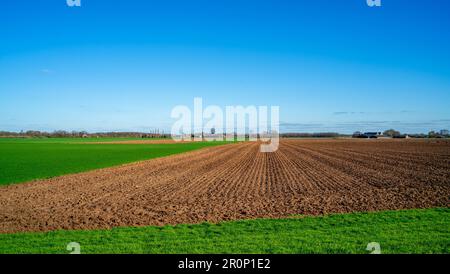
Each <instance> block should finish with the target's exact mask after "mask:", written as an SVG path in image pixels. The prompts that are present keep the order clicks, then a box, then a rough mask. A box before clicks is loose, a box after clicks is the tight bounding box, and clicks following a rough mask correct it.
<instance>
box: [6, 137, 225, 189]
mask: <svg viewBox="0 0 450 274" xmlns="http://www.w3.org/2000/svg"><path fill="white" fill-rule="evenodd" d="M160 141H161V142H160V143H154V144H142V145H139V146H137V145H132V144H133V143H129V142H141V139H133V138H100V139H97V138H87V139H81V138H49V139H33V138H29V139H25V138H0V152H1V153H0V167H1V169H0V185H5V184H12V183H18V182H24V181H29V180H33V179H39V178H49V177H54V176H58V175H63V174H69V173H76V172H82V171H87V170H91V169H96V168H103V167H109V166H114V165H119V164H124V163H129V162H133V161H139V160H146V159H152V158H156V157H162V156H167V155H172V154H176V153H181V152H186V151H191V150H195V149H199V148H202V147H206V146H212V145H218V144H220V142H216V143H210V142H208V143H207V142H201V143H180V144H167V143H165V141H164V140H160ZM117 142H123V143H124V144H123V145H120V146H119V145H115V143H117ZM88 144H89V145H88Z"/></svg>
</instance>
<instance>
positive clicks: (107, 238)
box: [0, 208, 450, 254]
mask: <svg viewBox="0 0 450 274" xmlns="http://www.w3.org/2000/svg"><path fill="white" fill-rule="evenodd" d="M449 217H450V209H449V208H436V209H417V210H402V211H384V212H373V213H351V214H336V215H329V216H323V217H303V218H290V219H259V220H247V221H232V222H224V223H219V224H208V223H204V224H197V225H177V226H164V227H154V226H150V227H137V228H114V229H111V230H93V231H83V230H81V231H54V232H47V233H17V234H0V253H69V251H67V250H66V246H67V244H68V243H69V242H78V243H79V244H80V245H81V253H369V251H367V250H366V247H367V244H368V243H369V242H378V243H379V244H380V246H381V252H382V253H447V254H448V253H450V232H449V231H450V230H449V228H450V219H449Z"/></svg>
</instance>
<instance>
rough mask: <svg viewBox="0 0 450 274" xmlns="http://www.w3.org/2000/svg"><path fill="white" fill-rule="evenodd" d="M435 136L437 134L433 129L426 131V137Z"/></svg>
mask: <svg viewBox="0 0 450 274" xmlns="http://www.w3.org/2000/svg"><path fill="white" fill-rule="evenodd" d="M437 136H438V134H437V133H436V132H435V131H434V130H432V131H430V132H428V138H435V137H437Z"/></svg>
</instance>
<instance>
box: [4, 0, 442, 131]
mask: <svg viewBox="0 0 450 274" xmlns="http://www.w3.org/2000/svg"><path fill="white" fill-rule="evenodd" d="M81 3H82V6H81V7H72V8H71V7H68V6H67V5H66V1H65V0H39V1H32V0H29V1H25V0H24V1H16V0H7V1H2V3H0V5H1V6H0V130H14V131H20V130H28V129H38V130H55V129H65V130H88V131H105V130H139V131H146V130H148V129H150V128H153V127H160V128H166V129H167V128H170V125H171V123H172V122H173V120H172V119H171V118H170V111H171V109H172V107H174V106H175V105H179V104H185V105H190V106H191V105H192V102H193V98H194V97H196V96H200V97H203V99H204V104H207V105H209V104H216V105H221V106H225V105H238V104H240V105H279V106H280V119H281V121H282V128H283V129H284V130H285V131H301V132H313V131H339V132H352V131H355V130H384V129H387V128H390V127H394V128H397V129H400V130H402V131H407V132H428V131H429V130H439V129H442V128H450V107H449V105H450V104H449V103H450V1H448V0H433V1H428V0H382V7H379V8H369V7H368V6H367V5H366V0H335V1H332V0H314V1H313V0H311V1H300V0H298V1H282V0H277V1H266V0H214V1H211V0H204V1H197V0H182V1H170V0H165V1H162V0H161V1H151V0H145V1H144V0H127V1H125V0H122V1H118V0H109V1H106V0H81Z"/></svg>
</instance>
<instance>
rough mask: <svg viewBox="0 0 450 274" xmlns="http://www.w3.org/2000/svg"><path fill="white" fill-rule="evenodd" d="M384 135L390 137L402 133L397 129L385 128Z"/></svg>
mask: <svg viewBox="0 0 450 274" xmlns="http://www.w3.org/2000/svg"><path fill="white" fill-rule="evenodd" d="M383 135H384V136H388V137H394V136H399V135H400V131H397V130H395V129H392V128H391V129H388V130H385V131H384V132H383Z"/></svg>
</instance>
